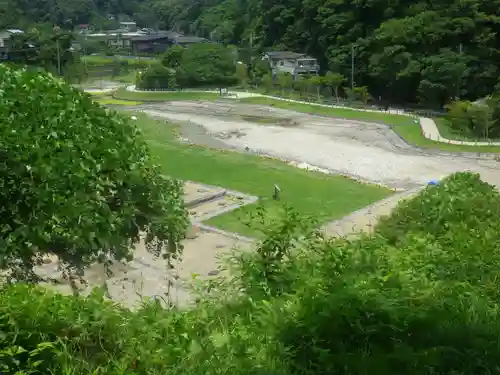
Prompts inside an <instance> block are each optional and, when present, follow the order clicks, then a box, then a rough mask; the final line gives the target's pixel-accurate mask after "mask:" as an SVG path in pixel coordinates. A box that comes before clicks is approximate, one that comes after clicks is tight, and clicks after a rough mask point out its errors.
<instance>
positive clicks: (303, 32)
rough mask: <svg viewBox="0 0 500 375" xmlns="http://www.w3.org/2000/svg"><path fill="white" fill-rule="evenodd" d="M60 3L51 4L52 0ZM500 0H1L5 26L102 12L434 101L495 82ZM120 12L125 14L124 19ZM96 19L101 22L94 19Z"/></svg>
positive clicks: (393, 95)
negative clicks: (287, 57) (302, 56)
mask: <svg viewBox="0 0 500 375" xmlns="http://www.w3.org/2000/svg"><path fill="white" fill-rule="evenodd" d="M56 3H57V2H56ZM499 6H500V0H484V1H479V0H465V1H458V0H455V1H444V0H439V1H434V2H429V1H422V0H421V1H416V2H415V1H408V0H397V1H392V0H372V1H359V0H340V1H339V0H326V1H318V0H296V1H292V2H290V1H284V0H279V1H272V2H270V1H264V0H213V1H205V0H197V1H191V0H128V1H124V0H122V1H118V2H109V1H104V0H102V1H92V0H85V1H78V2H75V1H71V2H59V3H58V5H57V6H56V7H55V10H54V5H53V2H52V1H47V0H38V1H37V3H36V5H35V4H31V3H30V4H29V5H27V4H25V3H24V2H23V0H6V1H4V2H3V3H2V7H3V14H4V17H2V21H3V24H4V25H5V26H10V27H13V26H15V25H17V24H20V25H23V24H24V25H26V24H29V23H34V22H54V23H59V24H68V22H69V25H75V24H78V23H86V22H89V21H92V20H95V19H96V17H97V18H98V16H99V17H102V15H107V13H111V14H116V15H122V16H123V17H129V16H132V17H133V18H134V19H135V20H137V21H138V23H139V25H140V26H158V27H162V28H164V29H170V28H177V29H180V30H183V31H185V32H190V33H196V34H198V35H202V36H205V37H211V38H213V39H214V40H219V41H222V42H224V43H229V44H236V45H238V46H240V47H242V48H250V47H251V46H253V47H254V48H255V50H260V51H262V50H264V49H266V48H270V47H276V48H280V49H287V50H293V51H296V52H306V53H309V54H311V55H312V56H314V57H316V58H318V59H319V60H320V62H321V65H322V67H323V69H324V70H331V71H334V72H338V73H341V74H342V75H343V76H345V77H348V78H349V79H350V77H351V63H352V62H353V61H352V57H353V55H354V83H355V85H356V86H358V87H359V86H368V88H369V92H370V93H371V94H372V96H373V97H374V98H376V99H378V98H379V97H381V98H382V99H387V100H390V101H391V102H392V103H416V102H420V103H422V104H425V105H432V106H436V107H440V106H442V105H443V104H445V103H446V102H447V101H449V98H450V97H455V96H459V97H461V98H462V99H473V100H475V99H477V98H481V97H484V96H486V95H489V94H490V93H491V92H492V91H493V90H494V87H495V85H496V84H497V83H498V76H499V66H498V61H499V60H500V59H499V58H500V54H499V51H500V39H499V36H498V35H499V30H500V18H499V17H498V8H499ZM123 17H122V18H123ZM95 24H96V25H99V22H98V21H97V20H96V21H95Z"/></svg>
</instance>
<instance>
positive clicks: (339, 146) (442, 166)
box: [134, 101, 500, 189]
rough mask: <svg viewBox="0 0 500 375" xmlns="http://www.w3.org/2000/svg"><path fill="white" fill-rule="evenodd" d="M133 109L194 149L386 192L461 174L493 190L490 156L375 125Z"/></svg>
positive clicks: (232, 107) (275, 112) (207, 108)
mask: <svg viewBox="0 0 500 375" xmlns="http://www.w3.org/2000/svg"><path fill="white" fill-rule="evenodd" d="M134 109H135V110H138V109H139V110H142V111H144V112H145V113H146V114H149V115H152V116H154V117H157V118H165V119H168V120H170V121H174V122H178V123H181V124H182V131H181V133H182V135H183V136H184V137H185V138H188V139H190V140H191V141H192V142H194V143H200V144H206V143H209V142H211V141H214V140H215V141H216V142H217V143H222V144H224V145H225V147H228V148H235V149H239V150H245V149H246V148H247V147H248V148H249V150H250V151H252V152H256V153H260V154H266V155H271V156H274V157H278V158H281V159H284V160H289V161H296V162H306V163H308V164H311V165H315V166H318V167H321V168H324V169H328V170H330V171H332V172H334V173H335V172H337V173H342V174H347V175H351V176H356V177H359V178H361V179H362V180H366V181H370V182H376V183H381V184H384V185H387V186H390V187H393V188H405V189H408V188H413V187H416V186H420V185H422V184H425V183H427V182H428V181H429V180H432V179H440V178H442V177H444V176H446V175H448V174H450V173H453V172H457V171H467V170H470V171H474V172H478V173H480V174H481V176H482V178H483V179H484V180H485V181H488V182H490V183H492V184H495V185H497V186H500V165H499V164H498V163H497V162H496V161H494V160H493V157H492V156H488V155H482V156H481V157H479V156H478V155H477V154H474V153H471V154H466V153H462V154H453V153H447V152H442V151H434V150H422V149H417V148H414V147H412V146H410V145H408V144H407V143H406V142H404V141H403V140H402V139H401V138H399V136H397V135H396V134H395V133H394V132H393V131H392V130H391V129H390V128H389V127H388V126H385V125H381V124H375V123H368V122H362V121H352V120H343V119H334V118H328V117H322V116H314V115H309V114H304V113H298V112H293V111H289V110H284V109H278V108H273V107H267V106H259V105H249V104H242V103H238V102H231V101H220V102H215V103H214V102H203V101H177V102H166V103H155V104H146V105H141V106H138V107H134ZM272 118H274V119H275V122H276V123H275V124H272V122H271V121H270V119H272ZM249 120H252V121H249ZM283 124H286V125H283ZM202 129H204V130H205V132H203V131H202ZM190 133H194V136H193V137H191V138H190Z"/></svg>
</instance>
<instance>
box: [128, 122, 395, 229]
mask: <svg viewBox="0 0 500 375" xmlns="http://www.w3.org/2000/svg"><path fill="white" fill-rule="evenodd" d="M137 124H138V126H139V127H140V128H141V129H142V130H143V132H144V137H145V138H146V140H148V142H149V145H150V149H151V151H152V153H153V154H154V156H155V157H156V158H157V161H158V163H159V164H160V165H161V166H162V168H163V170H164V172H165V173H166V174H167V175H169V176H172V177H175V178H178V179H182V180H192V181H197V182H201V183H207V184H210V185H216V186H222V187H225V188H228V189H232V190H237V191H241V192H244V193H248V194H251V195H256V196H259V197H261V198H262V201H261V202H262V203H263V205H264V207H265V208H266V209H267V210H268V211H267V212H268V217H269V218H274V217H276V216H277V215H278V213H279V212H280V211H281V208H282V204H283V203H287V204H290V205H291V206H292V207H294V208H295V209H296V210H297V211H298V212H299V213H301V214H305V215H313V216H315V217H316V218H317V219H319V220H320V221H322V222H326V221H328V220H333V219H338V218H341V217H343V216H345V215H347V214H349V213H351V212H353V211H355V210H357V209H360V208H362V207H365V206H367V205H369V204H371V203H373V202H376V201H378V200H380V199H382V198H385V197H387V196H389V195H390V194H391V191H390V190H389V189H387V188H383V187H379V186H375V185H368V184H364V183H360V182H356V181H353V180H351V179H349V178H346V177H342V176H329V175H326V174H323V173H319V172H308V171H305V170H301V169H298V168H295V167H292V166H289V165H287V164H286V163H283V162H281V161H278V160H275V159H271V158H263V157H258V156H253V155H248V154H243V153H237V152H231V151H220V150H212V149H207V148H204V147H198V146H190V145H185V144H181V143H178V142H177V141H176V140H175V137H174V135H173V127H172V126H171V125H167V124H166V123H165V122H160V121H155V120H152V119H150V118H147V117H146V116H144V115H139V116H138V120H137ZM274 184H278V185H279V186H280V188H281V190H282V193H281V199H280V201H279V202H276V201H274V200H273V199H272V194H273V191H274V190H273V189H274ZM256 208H257V205H255V204H254V205H250V206H246V207H243V208H241V209H238V210H235V211H232V212H230V213H227V214H224V215H220V216H217V217H215V218H213V219H210V220H209V221H208V224H210V225H214V226H216V227H218V228H220V229H224V230H228V231H233V232H237V233H241V234H244V235H258V232H256V230H255V229H252V228H249V227H247V226H246V225H245V224H244V222H243V221H245V220H246V219H248V218H249V217H250V215H252V214H254V213H255V212H256Z"/></svg>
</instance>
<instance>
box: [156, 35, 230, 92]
mask: <svg viewBox="0 0 500 375" xmlns="http://www.w3.org/2000/svg"><path fill="white" fill-rule="evenodd" d="M162 63H163V64H165V66H166V67H167V68H171V69H175V70H176V80H177V82H178V84H179V86H180V87H199V86H205V87H208V86H213V87H223V86H231V85H234V84H236V83H237V82H238V78H237V76H236V66H235V61H234V55H233V52H232V51H231V49H229V48H227V47H224V46H222V45H218V44H208V43H207V44H204V43H200V44H195V45H192V46H190V47H189V48H186V49H180V48H174V49H172V50H170V51H167V53H166V54H165V56H164V58H163V60H162Z"/></svg>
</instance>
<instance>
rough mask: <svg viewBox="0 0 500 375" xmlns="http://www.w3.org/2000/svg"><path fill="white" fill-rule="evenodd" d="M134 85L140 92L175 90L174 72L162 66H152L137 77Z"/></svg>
mask: <svg viewBox="0 0 500 375" xmlns="http://www.w3.org/2000/svg"><path fill="white" fill-rule="evenodd" d="M136 85H137V88H139V89H140V90H165V89H169V90H173V89H176V88H177V80H176V72H175V70H174V69H170V68H166V67H164V66H162V65H153V66H150V67H149V68H148V69H146V70H145V71H144V72H141V73H140V74H139V75H138V78H137V82H136Z"/></svg>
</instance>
